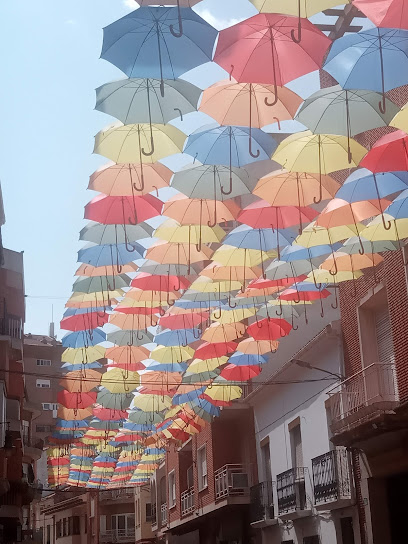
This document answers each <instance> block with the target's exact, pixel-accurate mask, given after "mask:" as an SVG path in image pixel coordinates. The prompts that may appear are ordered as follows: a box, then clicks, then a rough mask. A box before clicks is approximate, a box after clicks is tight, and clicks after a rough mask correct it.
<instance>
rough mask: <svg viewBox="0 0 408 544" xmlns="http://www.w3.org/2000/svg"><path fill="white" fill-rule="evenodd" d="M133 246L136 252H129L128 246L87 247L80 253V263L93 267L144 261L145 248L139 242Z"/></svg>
mask: <svg viewBox="0 0 408 544" xmlns="http://www.w3.org/2000/svg"><path fill="white" fill-rule="evenodd" d="M131 245H132V246H133V248H134V250H135V251H134V252H129V251H128V250H127V249H126V244H118V245H111V244H109V245H103V246H94V245H92V246H86V247H84V248H83V249H81V250H79V251H78V262H80V263H86V264H90V265H92V266H109V265H110V266H123V265H124V264H128V263H130V262H132V261H135V260H136V259H142V258H143V254H144V252H145V251H146V250H145V248H144V247H143V246H141V245H140V244H138V243H137V242H133V243H132V244H131Z"/></svg>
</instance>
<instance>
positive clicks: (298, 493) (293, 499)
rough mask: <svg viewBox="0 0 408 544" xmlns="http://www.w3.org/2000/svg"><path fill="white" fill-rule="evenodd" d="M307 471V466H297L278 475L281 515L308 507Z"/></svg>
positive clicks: (277, 483)
mask: <svg viewBox="0 0 408 544" xmlns="http://www.w3.org/2000/svg"><path fill="white" fill-rule="evenodd" d="M306 471H307V468H304V467H296V468H291V469H289V470H286V471H285V472H282V473H281V474H278V475H277V477H276V489H277V492H278V510H279V515H281V514H287V513H289V512H295V511H296V510H305V509H306V490H305V474H306Z"/></svg>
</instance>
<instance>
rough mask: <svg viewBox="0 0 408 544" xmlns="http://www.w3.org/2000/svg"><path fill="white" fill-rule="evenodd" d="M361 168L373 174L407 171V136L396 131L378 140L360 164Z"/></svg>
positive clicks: (400, 131) (402, 132)
mask: <svg viewBox="0 0 408 544" xmlns="http://www.w3.org/2000/svg"><path fill="white" fill-rule="evenodd" d="M360 167H361V168H367V169H368V170H371V172H374V173H375V174H376V173H378V172H395V171H403V170H408V136H407V134H406V133H405V132H404V131H402V130H397V131H395V132H392V133H391V134H387V135H385V136H383V137H382V138H380V139H379V140H378V141H377V142H376V143H375V144H374V145H373V147H372V148H371V150H370V151H369V152H368V153H367V155H366V156H365V157H364V158H363V160H362V161H361V162H360Z"/></svg>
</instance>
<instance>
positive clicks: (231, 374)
mask: <svg viewBox="0 0 408 544" xmlns="http://www.w3.org/2000/svg"><path fill="white" fill-rule="evenodd" d="M260 373H261V369H260V368H259V367H257V366H236V365H232V364H229V365H227V366H226V367H225V368H224V369H223V370H222V372H221V374H220V378H224V379H225V380H227V381H230V382H232V381H235V382H247V381H249V380H251V379H252V378H256V376H259V374H260Z"/></svg>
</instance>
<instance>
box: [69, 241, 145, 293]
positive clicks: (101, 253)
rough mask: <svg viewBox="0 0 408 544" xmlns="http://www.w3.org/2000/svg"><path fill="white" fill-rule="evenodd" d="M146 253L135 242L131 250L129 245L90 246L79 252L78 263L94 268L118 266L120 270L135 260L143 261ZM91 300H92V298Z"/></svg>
mask: <svg viewBox="0 0 408 544" xmlns="http://www.w3.org/2000/svg"><path fill="white" fill-rule="evenodd" d="M144 252H145V248H144V247H143V246H141V245H140V244H138V243H137V242H133V243H132V244H131V245H130V247H129V248H128V245H127V244H118V245H113V244H112V245H104V246H96V245H94V244H88V245H86V246H85V247H84V248H83V249H80V250H79V251H78V262H80V263H86V264H90V265H92V266H108V265H116V266H117V267H118V268H119V269H120V267H121V265H123V264H127V263H129V262H131V261H133V260H135V259H142V258H143V254H144ZM119 272H122V270H121V269H120V270H119ZM115 291H116V290H115ZM112 298H113V295H112ZM84 300H86V298H84ZM89 300H92V299H91V298H90V299H89Z"/></svg>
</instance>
